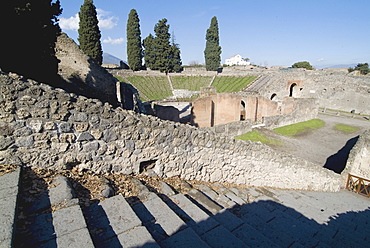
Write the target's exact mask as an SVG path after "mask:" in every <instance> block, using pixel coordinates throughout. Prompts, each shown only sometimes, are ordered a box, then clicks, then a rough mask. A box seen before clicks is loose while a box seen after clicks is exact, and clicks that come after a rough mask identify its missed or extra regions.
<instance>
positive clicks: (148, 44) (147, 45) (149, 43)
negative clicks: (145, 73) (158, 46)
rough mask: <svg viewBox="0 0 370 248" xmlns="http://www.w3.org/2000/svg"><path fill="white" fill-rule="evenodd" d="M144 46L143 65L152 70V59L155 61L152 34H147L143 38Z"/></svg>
mask: <svg viewBox="0 0 370 248" xmlns="http://www.w3.org/2000/svg"><path fill="white" fill-rule="evenodd" d="M143 47H144V61H145V67H146V68H150V69H152V70H154V68H153V66H154V61H155V47H154V37H153V35H152V34H149V35H148V37H146V38H145V39H144V40H143Z"/></svg>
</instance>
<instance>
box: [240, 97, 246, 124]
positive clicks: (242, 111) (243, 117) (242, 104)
mask: <svg viewBox="0 0 370 248" xmlns="http://www.w3.org/2000/svg"><path fill="white" fill-rule="evenodd" d="M245 114H246V113H245V102H244V101H243V100H242V101H241V103H240V120H241V121H245Z"/></svg>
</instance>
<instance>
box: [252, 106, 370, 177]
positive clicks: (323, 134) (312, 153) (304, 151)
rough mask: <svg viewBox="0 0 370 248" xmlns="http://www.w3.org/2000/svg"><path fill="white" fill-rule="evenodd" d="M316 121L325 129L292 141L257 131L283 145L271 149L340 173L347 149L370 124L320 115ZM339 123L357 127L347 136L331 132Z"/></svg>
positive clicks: (357, 120)
mask: <svg viewBox="0 0 370 248" xmlns="http://www.w3.org/2000/svg"><path fill="white" fill-rule="evenodd" d="M318 118H319V119H321V120H323V121H324V122H325V126H324V127H322V128H319V129H316V130H313V131H309V132H307V133H305V134H303V135H300V136H298V137H294V138H292V137H287V136H282V135H279V134H276V133H274V132H273V131H272V130H267V129H259V131H260V132H262V133H263V134H265V135H267V136H268V137H271V138H274V139H277V140H280V141H281V142H283V143H284V145H282V146H273V148H274V149H276V150H280V151H284V152H287V153H290V154H292V155H295V156H297V157H301V158H304V159H306V160H308V161H311V162H314V163H317V164H320V165H322V166H325V167H326V168H332V169H334V171H337V170H338V172H339V171H341V170H340V167H342V166H344V164H345V162H346V160H347V157H348V153H349V151H350V149H351V148H352V147H353V145H354V144H355V143H356V140H357V137H358V135H360V134H362V133H363V132H364V131H365V130H367V129H370V121H368V120H366V119H364V118H362V119H355V118H349V117H346V116H332V115H327V114H322V113H320V114H319V116H318ZM340 123H341V124H346V125H350V126H353V127H357V128H358V131H356V132H353V133H349V134H348V133H344V132H341V131H338V130H334V129H333V127H334V126H335V125H336V124H340ZM342 169H343V168H342Z"/></svg>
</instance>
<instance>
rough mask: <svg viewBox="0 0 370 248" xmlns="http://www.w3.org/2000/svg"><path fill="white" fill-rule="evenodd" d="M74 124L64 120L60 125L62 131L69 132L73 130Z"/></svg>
mask: <svg viewBox="0 0 370 248" xmlns="http://www.w3.org/2000/svg"><path fill="white" fill-rule="evenodd" d="M72 128H73V125H72V123H69V122H62V123H60V124H59V125H58V129H59V132H60V133H69V132H72Z"/></svg>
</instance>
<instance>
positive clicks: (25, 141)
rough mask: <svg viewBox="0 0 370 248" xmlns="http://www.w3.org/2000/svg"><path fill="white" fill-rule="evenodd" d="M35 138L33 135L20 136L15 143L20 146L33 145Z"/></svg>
mask: <svg viewBox="0 0 370 248" xmlns="http://www.w3.org/2000/svg"><path fill="white" fill-rule="evenodd" d="M33 143H34V140H33V137H32V136H28V137H20V138H18V139H17V140H16V141H15V144H16V145H17V146H19V147H30V146H33Z"/></svg>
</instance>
